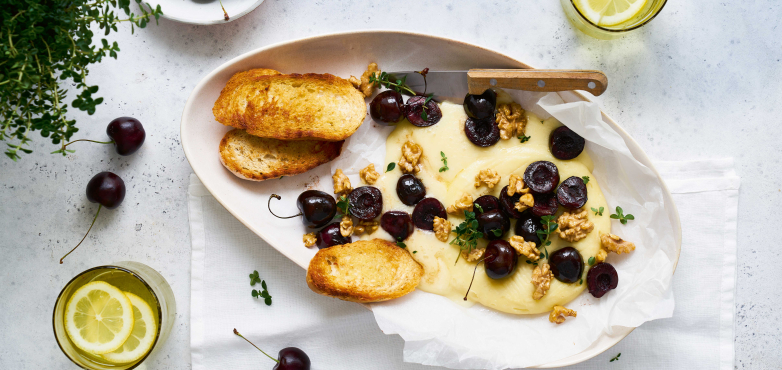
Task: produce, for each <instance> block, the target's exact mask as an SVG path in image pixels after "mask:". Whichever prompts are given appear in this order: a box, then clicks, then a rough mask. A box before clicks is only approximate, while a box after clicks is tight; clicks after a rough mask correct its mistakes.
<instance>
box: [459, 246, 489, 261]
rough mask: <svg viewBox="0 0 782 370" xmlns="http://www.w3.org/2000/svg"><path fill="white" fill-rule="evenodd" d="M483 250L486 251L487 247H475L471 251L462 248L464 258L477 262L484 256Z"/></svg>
mask: <svg viewBox="0 0 782 370" xmlns="http://www.w3.org/2000/svg"><path fill="white" fill-rule="evenodd" d="M483 252H486V248H475V249H473V250H471V251H469V252H467V251H466V250H462V258H464V260H465V261H467V262H475V261H477V260H479V259H481V257H483Z"/></svg>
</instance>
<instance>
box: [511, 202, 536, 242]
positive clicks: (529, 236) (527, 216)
mask: <svg viewBox="0 0 782 370" xmlns="http://www.w3.org/2000/svg"><path fill="white" fill-rule="evenodd" d="M542 228H543V225H542V224H541V221H540V217H538V216H535V215H534V214H533V213H532V210H529V209H528V210H526V211H524V212H522V213H521V217H519V220H518V221H516V228H515V229H514V231H515V232H516V235H518V236H520V237H522V238H524V241H528V242H534V243H535V245H537V246H540V241H541V240H540V236H538V230H541V229H542Z"/></svg>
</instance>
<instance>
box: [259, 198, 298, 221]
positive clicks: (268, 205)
mask: <svg viewBox="0 0 782 370" xmlns="http://www.w3.org/2000/svg"><path fill="white" fill-rule="evenodd" d="M272 198H274V199H277V200H280V199H282V197H280V196H279V195H277V194H272V195H271V196H269V202H268V203H267V207H268V208H269V213H271V214H272V216H274V217H277V218H281V219H288V218H294V217H299V216H301V214H302V213H301V212H299V214H296V215H293V216H288V217H280V216H277V215H275V214H274V212H272Z"/></svg>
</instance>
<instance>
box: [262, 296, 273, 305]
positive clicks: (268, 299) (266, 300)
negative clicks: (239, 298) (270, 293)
mask: <svg viewBox="0 0 782 370" xmlns="http://www.w3.org/2000/svg"><path fill="white" fill-rule="evenodd" d="M263 303H266V305H267V306H271V305H272V297H266V299H264V300H263Z"/></svg>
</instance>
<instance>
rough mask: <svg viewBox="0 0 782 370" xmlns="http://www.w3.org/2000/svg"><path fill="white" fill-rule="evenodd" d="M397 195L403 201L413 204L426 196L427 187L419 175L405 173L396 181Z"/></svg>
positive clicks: (409, 204)
mask: <svg viewBox="0 0 782 370" xmlns="http://www.w3.org/2000/svg"><path fill="white" fill-rule="evenodd" d="M396 195H398V196H399V200H401V201H402V203H404V204H405V205H408V206H412V205H415V204H416V203H418V202H420V201H421V199H424V198H425V197H426V188H425V187H424V183H422V182H421V180H419V179H418V178H417V177H415V176H413V175H411V174H405V175H402V177H400V178H399V181H397V182H396Z"/></svg>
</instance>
